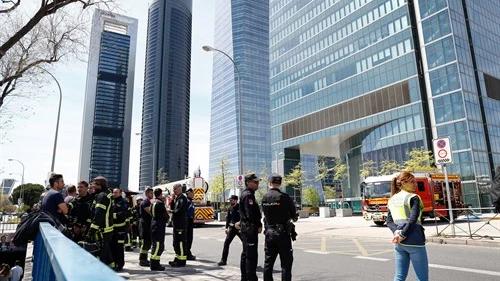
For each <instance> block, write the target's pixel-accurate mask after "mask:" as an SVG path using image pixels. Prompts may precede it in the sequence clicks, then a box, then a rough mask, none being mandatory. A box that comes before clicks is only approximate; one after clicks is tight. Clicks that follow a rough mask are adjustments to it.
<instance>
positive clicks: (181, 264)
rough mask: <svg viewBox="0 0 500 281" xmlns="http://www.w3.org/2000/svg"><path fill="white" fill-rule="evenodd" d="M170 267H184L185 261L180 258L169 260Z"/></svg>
mask: <svg viewBox="0 0 500 281" xmlns="http://www.w3.org/2000/svg"><path fill="white" fill-rule="evenodd" d="M169 264H170V266H171V267H185V266H186V261H185V260H184V261H181V260H175V261H173V262H171V263H170V262H169Z"/></svg>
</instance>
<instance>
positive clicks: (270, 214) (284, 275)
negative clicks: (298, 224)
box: [262, 174, 297, 281]
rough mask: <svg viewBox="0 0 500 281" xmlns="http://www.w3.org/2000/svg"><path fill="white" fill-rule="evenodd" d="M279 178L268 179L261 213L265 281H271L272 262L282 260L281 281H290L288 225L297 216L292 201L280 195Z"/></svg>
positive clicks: (290, 228)
mask: <svg viewBox="0 0 500 281" xmlns="http://www.w3.org/2000/svg"><path fill="white" fill-rule="evenodd" d="M281 181H282V177H281V176H280V175H278V174H272V175H270V176H269V178H268V183H269V191H268V192H267V193H266V194H265V195H264V197H263V198H262V211H263V213H264V227H265V230H264V235H265V237H266V238H265V244H264V252H265V255H266V256H265V259H264V281H267V280H270V281H272V280H273V268H274V262H275V261H276V257H277V256H278V254H279V255H280V260H281V280H282V281H290V280H292V264H293V248H292V240H295V235H296V233H295V226H294V225H293V223H292V222H291V221H292V220H293V219H294V218H295V217H296V215H297V213H296V210H295V204H294V203H293V200H292V198H290V196H289V195H288V194H286V193H283V192H281V191H280V187H281Z"/></svg>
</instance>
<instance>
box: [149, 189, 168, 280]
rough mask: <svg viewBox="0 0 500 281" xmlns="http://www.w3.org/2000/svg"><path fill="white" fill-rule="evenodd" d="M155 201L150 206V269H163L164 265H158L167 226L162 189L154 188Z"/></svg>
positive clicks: (163, 246) (163, 247)
mask: <svg viewBox="0 0 500 281" xmlns="http://www.w3.org/2000/svg"><path fill="white" fill-rule="evenodd" d="M154 195H155V198H156V200H155V202H154V203H153V205H152V206H151V217H152V221H151V238H152V242H153V247H152V249H151V257H150V260H151V265H150V268H151V270H159V271H163V270H165V267H164V266H161V265H160V257H161V254H162V253H163V250H164V249H165V227H167V222H168V213H167V209H166V207H165V202H163V195H162V190H161V189H160V188H157V189H155V191H154Z"/></svg>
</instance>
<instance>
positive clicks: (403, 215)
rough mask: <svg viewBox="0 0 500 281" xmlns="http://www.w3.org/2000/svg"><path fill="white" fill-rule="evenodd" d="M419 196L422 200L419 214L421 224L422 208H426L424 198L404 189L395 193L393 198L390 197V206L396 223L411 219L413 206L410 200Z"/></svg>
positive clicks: (418, 221)
mask: <svg viewBox="0 0 500 281" xmlns="http://www.w3.org/2000/svg"><path fill="white" fill-rule="evenodd" d="M415 196H417V197H418V199H419V202H420V213H419V215H418V220H417V222H416V223H417V224H419V225H421V224H422V222H421V216H422V210H423V209H424V204H423V203H422V199H421V198H420V196H418V195H417V194H415V193H410V192H407V191H404V190H401V191H400V192H398V193H396V194H394V195H393V196H392V197H391V199H389V203H388V207H389V210H390V211H391V216H392V219H393V220H394V223H395V224H403V223H405V222H407V221H408V220H409V219H410V214H411V206H410V201H411V199H412V198H413V197H415Z"/></svg>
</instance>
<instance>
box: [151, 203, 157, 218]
mask: <svg viewBox="0 0 500 281" xmlns="http://www.w3.org/2000/svg"><path fill="white" fill-rule="evenodd" d="M155 206H156V202H154V203H153V206H151V216H152V217H153V218H154V217H155Z"/></svg>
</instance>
